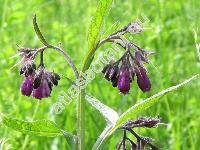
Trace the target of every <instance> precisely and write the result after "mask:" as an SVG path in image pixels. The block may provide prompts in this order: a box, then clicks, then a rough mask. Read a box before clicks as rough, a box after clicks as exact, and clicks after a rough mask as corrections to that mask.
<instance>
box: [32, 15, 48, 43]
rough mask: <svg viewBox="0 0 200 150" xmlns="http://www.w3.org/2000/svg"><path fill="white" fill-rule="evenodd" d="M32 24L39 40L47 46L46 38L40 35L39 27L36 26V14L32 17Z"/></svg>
mask: <svg viewBox="0 0 200 150" xmlns="http://www.w3.org/2000/svg"><path fill="white" fill-rule="evenodd" d="M33 26H34V29H35V32H36V34H37V36H38V38H39V40H40V41H41V42H42V43H43V44H44V45H46V46H48V45H49V44H48V43H47V41H46V39H45V38H44V36H43V35H42V33H41V31H40V29H39V27H38V24H37V20H36V15H35V16H34V17H33Z"/></svg>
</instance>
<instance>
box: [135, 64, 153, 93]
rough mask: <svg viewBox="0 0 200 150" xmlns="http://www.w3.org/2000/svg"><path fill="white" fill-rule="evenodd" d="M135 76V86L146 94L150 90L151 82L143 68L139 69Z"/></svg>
mask: <svg viewBox="0 0 200 150" xmlns="http://www.w3.org/2000/svg"><path fill="white" fill-rule="evenodd" d="M136 75H137V84H138V86H139V88H140V89H141V90H142V91H143V92H148V91H150V89H151V82H150V80H149V78H148V76H147V74H146V70H145V69H144V68H139V69H137V71H136Z"/></svg>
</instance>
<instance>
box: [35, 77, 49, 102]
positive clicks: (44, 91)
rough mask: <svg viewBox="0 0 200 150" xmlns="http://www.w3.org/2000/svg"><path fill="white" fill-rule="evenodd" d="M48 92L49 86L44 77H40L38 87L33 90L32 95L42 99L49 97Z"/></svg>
mask: <svg viewBox="0 0 200 150" xmlns="http://www.w3.org/2000/svg"><path fill="white" fill-rule="evenodd" d="M50 94H51V89H50V88H49V85H48V82H47V80H46V79H44V78H43V79H41V81H40V85H39V87H38V88H37V89H34V90H33V97H34V98H37V99H42V98H46V97H49V96H50Z"/></svg>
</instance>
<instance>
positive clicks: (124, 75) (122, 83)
mask: <svg viewBox="0 0 200 150" xmlns="http://www.w3.org/2000/svg"><path fill="white" fill-rule="evenodd" d="M117 86H118V89H119V91H120V92H121V93H123V94H127V93H128V92H129V90H130V72H129V68H128V67H123V68H121V69H120V73H119V79H118V83H117Z"/></svg>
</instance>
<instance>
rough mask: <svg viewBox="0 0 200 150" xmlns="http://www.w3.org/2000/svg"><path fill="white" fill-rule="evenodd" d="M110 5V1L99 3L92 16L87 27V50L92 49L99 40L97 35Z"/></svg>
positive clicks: (104, 0)
mask: <svg viewBox="0 0 200 150" xmlns="http://www.w3.org/2000/svg"><path fill="white" fill-rule="evenodd" d="M111 4H112V0H100V1H99V5H98V8H97V11H96V14H95V15H94V16H93V18H92V22H91V24H90V27H89V35H88V47H89V50H91V49H93V48H94V47H95V45H96V44H97V42H98V40H99V35H100V31H101V27H102V24H103V20H104V17H105V15H106V13H107V12H108V10H109V8H110V5H111Z"/></svg>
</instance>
